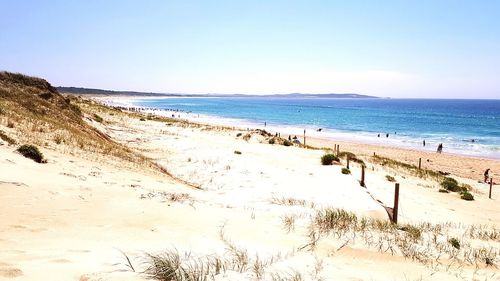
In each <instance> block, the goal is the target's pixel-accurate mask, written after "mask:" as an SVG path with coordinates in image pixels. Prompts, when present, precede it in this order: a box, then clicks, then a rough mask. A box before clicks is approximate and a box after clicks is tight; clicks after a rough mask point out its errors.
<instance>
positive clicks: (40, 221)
mask: <svg viewBox="0 0 500 281" xmlns="http://www.w3.org/2000/svg"><path fill="white" fill-rule="evenodd" d="M78 105H79V106H80V108H81V109H82V111H83V112H84V114H85V116H86V117H85V120H86V122H87V123H88V124H90V125H91V126H93V127H95V128H97V129H98V130H99V131H101V132H102V133H103V134H105V135H106V136H108V137H109V138H110V139H112V140H114V141H116V142H118V143H120V144H123V145H125V146H126V147H128V148H130V149H132V150H133V151H135V152H137V153H140V154H141V155H144V156H145V157H147V158H148V159H150V161H152V162H153V163H156V164H158V165H159V166H160V167H162V168H163V169H164V171H167V173H165V172H161V171H158V170H157V169H152V168H147V167H145V166H141V165H124V163H121V161H117V160H114V159H113V158H109V157H106V156H105V155H101V156H98V155H97V154H95V153H94V154H89V153H88V152H85V151H84V150H78V149H76V150H75V149H72V150H69V149H68V148H65V145H64V143H63V144H61V145H54V144H50V145H47V146H46V147H44V148H42V151H43V153H44V154H45V156H46V158H47V159H48V163H46V164H38V163H35V162H33V161H31V160H29V159H26V158H24V157H22V156H21V155H20V154H18V153H16V152H14V150H15V147H14V146H12V145H8V144H7V143H5V142H2V145H1V146H0V171H2V172H1V173H2V174H1V175H2V176H1V179H0V198H1V200H2V202H4V204H2V205H0V249H1V250H0V278H1V279H5V280H34V279H40V278H41V279H51V280H82V281H83V280H147V279H148V278H151V275H148V274H146V273H141V272H144V270H147V269H148V268H149V269H151V268H150V266H151V260H148V258H147V257H148V256H147V255H145V253H150V254H155V253H162V252H164V251H168V250H170V251H172V250H174V249H175V251H176V252H177V253H180V254H181V256H182V255H183V254H184V253H191V254H190V256H189V257H185V258H184V259H183V260H185V261H186V263H189V260H190V259H191V260H192V259H193V258H194V257H204V256H207V255H208V256H212V257H213V256H220V257H225V259H226V260H231V261H227V264H228V266H227V268H226V270H224V271H223V272H221V273H218V274H215V275H214V279H215V280H500V275H499V274H498V267H497V266H498V264H499V262H500V256H499V255H500V254H499V248H500V238H499V235H498V233H499V230H498V228H499V227H500V212H499V204H498V200H499V199H498V198H500V192H499V190H498V186H495V187H494V190H493V198H492V199H489V198H488V192H487V191H488V185H486V184H484V183H479V182H478V180H479V179H480V178H481V175H482V171H483V170H484V169H485V167H489V168H491V169H492V171H493V172H494V173H493V177H498V175H499V174H498V173H499V172H500V163H499V161H495V160H485V159H478V158H472V157H463V156H458V155H451V154H446V153H443V154H440V155H437V154H434V153H423V152H420V151H411V150H406V149H401V148H394V147H382V146H374V145H366V144H355V143H346V142H339V141H332V140H323V139H312V138H311V139H308V144H309V145H313V146H318V147H332V148H333V144H340V148H341V150H342V151H350V152H353V153H355V154H356V155H357V157H359V158H360V159H362V160H363V161H364V162H365V163H366V188H365V187H362V186H360V183H359V180H360V175H361V166H360V165H359V164H358V163H352V162H351V164H350V171H351V174H348V175H345V174H342V173H341V169H342V168H343V167H345V165H346V163H345V160H341V163H340V164H339V165H327V166H323V165H321V163H320V158H321V156H322V155H323V154H325V151H323V150H321V149H307V148H302V147H299V146H283V145H280V144H278V143H275V144H269V137H268V136H265V135H262V132H260V131H254V130H251V131H246V130H240V129H231V128H227V127H221V126H210V125H201V124H195V123H189V122H185V121H182V120H178V119H171V120H170V119H169V120H167V119H165V118H163V119H162V118H154V117H151V116H149V117H147V116H142V117H141V115H139V114H137V113H126V112H118V111H113V110H108V109H106V108H105V107H100V106H96V105H95V104H94V103H92V102H88V101H82V100H80V101H79V102H78ZM92 114H98V115H99V116H100V117H101V118H102V119H103V121H102V122H97V121H96V120H95V117H92V116H93V115H92ZM5 123H6V120H2V123H0V124H1V126H2V130H4V131H6V132H8V133H10V132H12V131H13V130H12V129H10V128H7V127H5V126H4V124H5ZM69 151H71V153H69ZM373 152H376V154H377V155H380V156H384V157H388V158H392V159H395V160H398V161H402V162H407V163H413V164H415V162H416V161H417V160H418V158H419V157H421V158H422V159H423V162H422V165H423V167H424V168H427V169H432V170H435V171H443V172H448V173H450V176H452V177H454V178H456V179H457V180H458V181H459V182H460V183H466V184H469V185H470V186H471V192H472V193H473V195H474V201H465V200H462V199H460V196H459V194H458V193H454V192H450V193H441V192H439V191H438V190H439V189H440V184H439V182H438V181H436V180H435V179H433V178H422V177H418V176H416V175H414V174H412V173H411V172H410V171H408V170H405V169H400V168H397V167H389V166H383V165H380V164H379V163H376V162H374V161H372V159H371V157H372V155H373ZM427 159H428V160H427ZM388 175H390V176H393V177H394V178H395V181H397V182H398V183H400V185H401V189H400V198H399V207H400V208H399V218H398V225H399V226H400V228H392V227H391V224H390V222H389V216H388V213H387V211H386V207H392V206H393V204H394V202H393V201H394V182H390V181H388V180H387V178H386V176H388ZM337 209H342V210H345V211H348V212H352V213H353V214H354V215H356V217H357V218H358V219H357V222H356V223H355V225H357V226H356V227H354V228H353V227H351V226H348V227H347V228H346V227H345V226H344V227H340V225H339V224H335V226H334V227H333V228H327V229H325V228H324V227H325V225H324V224H322V223H321V222H322V220H321V214H323V212H327V210H337ZM361 218H366V219H368V220H371V221H372V222H371V223H368V226H364V227H361V226H360V225H364V223H362V221H364V220H362V219H361ZM339 221H340V219H339ZM381 222H385V223H381ZM337 223H338V222H337ZM365 223H366V222H365ZM358 224H359V225H358ZM351 225H352V221H351ZM384 225H385V226H384ZM403 226H406V228H404V227H403ZM410 226H411V227H410ZM411 229H418V237H417V236H408V235H410V234H409V233H413V234H411V235H415V232H411V231H409V230H411ZM344 230H345V232H344ZM412 237H413V238H412ZM451 238H456V239H457V240H458V241H460V243H461V245H462V247H461V250H454V248H453V247H452V246H450V245H451V244H450V242H449V241H450V239H451ZM408 239H410V240H408ZM410 241H412V242H410ZM408 243H410V244H408ZM412 243H414V244H412ZM408 245H413V246H411V247H410V246H408ZM410 252H411V254H410ZM235 253H240V254H241V253H246V255H243V256H244V258H243V260H244V262H243V263H242V260H241V255H236V256H238V257H240V260H239V261H238V262H235V261H234V259H232V258H231V257H233V256H235ZM126 256H127V257H128V258H129V259H130V263H129V262H128V261H127V258H126ZM229 264H231V266H229ZM235 264H238V265H240V266H238V267H236V266H235ZM396 268H397V270H395V269H396ZM360 269H363V270H360ZM147 272H149V273H151V271H147ZM278 277H279V278H281V279H278Z"/></svg>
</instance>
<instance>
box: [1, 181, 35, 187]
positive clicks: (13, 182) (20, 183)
mask: <svg viewBox="0 0 500 281" xmlns="http://www.w3.org/2000/svg"><path fill="white" fill-rule="evenodd" d="M0 184H9V185H14V186H25V187H28V185H26V184H24V183H22V182H16V181H0Z"/></svg>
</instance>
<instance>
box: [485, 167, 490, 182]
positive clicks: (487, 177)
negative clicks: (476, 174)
mask: <svg viewBox="0 0 500 281" xmlns="http://www.w3.org/2000/svg"><path fill="white" fill-rule="evenodd" d="M489 178H490V169H489V168H488V169H486V171H484V182H485V183H488V179H489Z"/></svg>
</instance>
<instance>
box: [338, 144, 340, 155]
mask: <svg viewBox="0 0 500 281" xmlns="http://www.w3.org/2000/svg"><path fill="white" fill-rule="evenodd" d="M339 153H340V144H337V155H339Z"/></svg>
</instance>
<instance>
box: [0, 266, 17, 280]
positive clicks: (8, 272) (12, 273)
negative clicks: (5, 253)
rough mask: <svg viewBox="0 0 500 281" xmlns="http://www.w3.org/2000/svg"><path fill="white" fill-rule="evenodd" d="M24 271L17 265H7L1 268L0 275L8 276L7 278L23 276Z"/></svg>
mask: <svg viewBox="0 0 500 281" xmlns="http://www.w3.org/2000/svg"><path fill="white" fill-rule="evenodd" d="M22 275H23V272H22V270H20V269H19V268H15V267H7V268H0V276H2V277H6V278H15V277H19V276H22Z"/></svg>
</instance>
